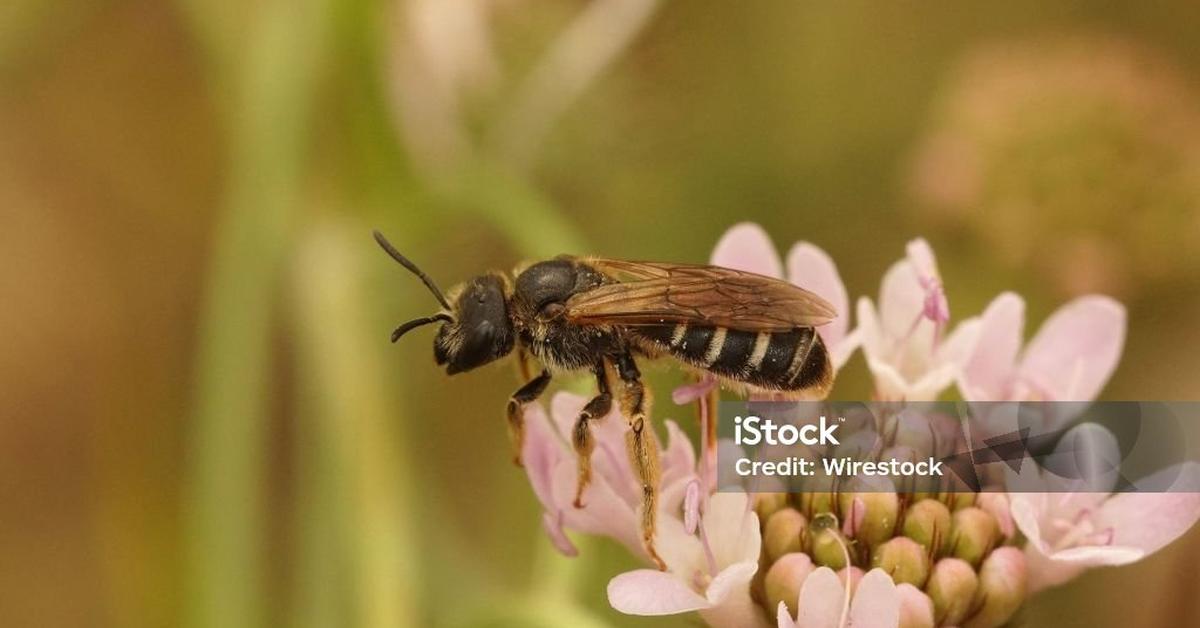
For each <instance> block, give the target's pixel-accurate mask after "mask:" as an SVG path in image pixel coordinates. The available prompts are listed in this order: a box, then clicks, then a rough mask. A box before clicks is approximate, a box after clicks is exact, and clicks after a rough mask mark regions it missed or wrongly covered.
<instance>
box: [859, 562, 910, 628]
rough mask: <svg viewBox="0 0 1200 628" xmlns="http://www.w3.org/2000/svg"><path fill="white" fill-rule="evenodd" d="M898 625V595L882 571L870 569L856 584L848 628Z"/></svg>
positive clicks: (887, 627)
mask: <svg viewBox="0 0 1200 628" xmlns="http://www.w3.org/2000/svg"><path fill="white" fill-rule="evenodd" d="M899 623H900V593H899V592H898V591H896V583H895V582H892V577H891V576H889V575H887V572H885V571H884V570H882V569H872V570H871V571H868V572H867V575H865V576H863V579H862V581H861V582H859V583H858V591H857V592H855V594H854V601H853V602H852V603H851V604H850V623H849V626H850V628H896V626H897V625H899Z"/></svg>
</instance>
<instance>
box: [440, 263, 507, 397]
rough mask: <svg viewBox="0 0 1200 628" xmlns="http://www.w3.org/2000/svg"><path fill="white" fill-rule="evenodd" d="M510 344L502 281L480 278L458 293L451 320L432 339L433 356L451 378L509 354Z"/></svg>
mask: <svg viewBox="0 0 1200 628" xmlns="http://www.w3.org/2000/svg"><path fill="white" fill-rule="evenodd" d="M513 341H514V334H513V330H512V323H510V322H509V319H508V305H507V299H506V298H505V295H504V281H503V280H502V279H501V278H500V277H498V276H496V275H483V276H480V277H476V278H474V279H472V280H471V281H469V282H467V284H466V285H465V286H463V289H462V291H461V292H459V293H458V296H457V297H456V298H455V300H454V320H453V321H449V322H446V323H445V324H444V325H442V328H441V330H439V331H438V334H437V336H436V337H435V338H434V340H433V357H434V359H435V360H437V363H438V365H439V366H445V367H446V374H448V375H454V374H455V373H461V372H463V371H469V370H471V369H473V368H476V367H479V366H483V365H484V364H487V363H488V362H492V361H493V360H497V359H499V358H502V357H504V356H506V355H508V354H509V352H511V351H512V349H513Z"/></svg>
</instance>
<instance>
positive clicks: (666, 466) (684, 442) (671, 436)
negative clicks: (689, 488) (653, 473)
mask: <svg viewBox="0 0 1200 628" xmlns="http://www.w3.org/2000/svg"><path fill="white" fill-rule="evenodd" d="M664 423H666V425H667V448H666V449H664V450H663V453H662V484H663V486H667V485H669V484H672V483H673V482H675V481H677V480H680V479H683V478H684V477H687V476H690V475H692V474H693V473H695V471H696V452H695V451H694V450H693V449H692V441H690V440H688V437H687V434H684V433H683V430H682V429H680V428H679V425H678V424H677V423H675V422H674V421H672V420H670V419H668V420H666V421H664Z"/></svg>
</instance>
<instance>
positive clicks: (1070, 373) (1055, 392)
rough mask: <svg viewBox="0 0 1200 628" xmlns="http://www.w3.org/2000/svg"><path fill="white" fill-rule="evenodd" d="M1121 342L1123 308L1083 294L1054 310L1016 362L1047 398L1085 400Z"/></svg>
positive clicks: (1104, 376)
mask: <svg viewBox="0 0 1200 628" xmlns="http://www.w3.org/2000/svg"><path fill="white" fill-rule="evenodd" d="M1124 344H1125V307H1124V306H1122V305H1121V304H1120V303H1117V302H1116V301H1114V300H1112V299H1110V298H1108V297H1103V296H1086V297H1080V298H1078V299H1075V300H1074V301H1072V302H1070V303H1068V304H1067V305H1064V306H1063V307H1061V308H1059V309H1058V311H1057V312H1055V313H1054V314H1053V315H1051V316H1050V318H1049V319H1048V320H1047V321H1046V322H1045V323H1044V324H1043V325H1042V328H1041V329H1040V330H1038V333H1037V335H1036V336H1034V338H1033V340H1031V341H1030V342H1029V346H1028V347H1027V348H1026V349H1025V357H1024V359H1023V360H1022V362H1021V367H1020V373H1021V376H1022V378H1024V379H1026V380H1028V381H1029V382H1031V383H1032V384H1033V385H1034V386H1035V388H1036V389H1037V390H1040V391H1042V392H1043V393H1044V394H1046V395H1048V396H1049V398H1050V400H1053V401H1091V400H1092V399H1095V398H1096V396H1097V395H1098V394H1100V389H1101V388H1103V387H1104V384H1105V383H1106V382H1108V378H1109V377H1110V376H1111V375H1112V372H1113V370H1114V369H1115V368H1116V366H1117V360H1118V359H1119V358H1120V357H1121V350H1122V348H1123V347H1124Z"/></svg>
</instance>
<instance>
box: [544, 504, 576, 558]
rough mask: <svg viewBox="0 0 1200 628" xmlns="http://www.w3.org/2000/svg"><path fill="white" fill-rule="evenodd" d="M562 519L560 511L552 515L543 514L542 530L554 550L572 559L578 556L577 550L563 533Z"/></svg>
mask: <svg viewBox="0 0 1200 628" xmlns="http://www.w3.org/2000/svg"><path fill="white" fill-rule="evenodd" d="M562 518H563V517H562V511H558V512H556V513H554V514H550V513H549V512H543V513H542V529H543V530H545V531H546V536H548V537H550V542H551V543H552V544H553V545H554V549H556V550H558V551H559V552H560V553H561V554H562V555H563V556H570V557H572V558H574V557H575V556H578V555H579V550H578V549H577V548H576V547H575V544H574V543H572V542H571V539H570V538H568V537H567V534H566V532H563V528H562Z"/></svg>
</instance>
